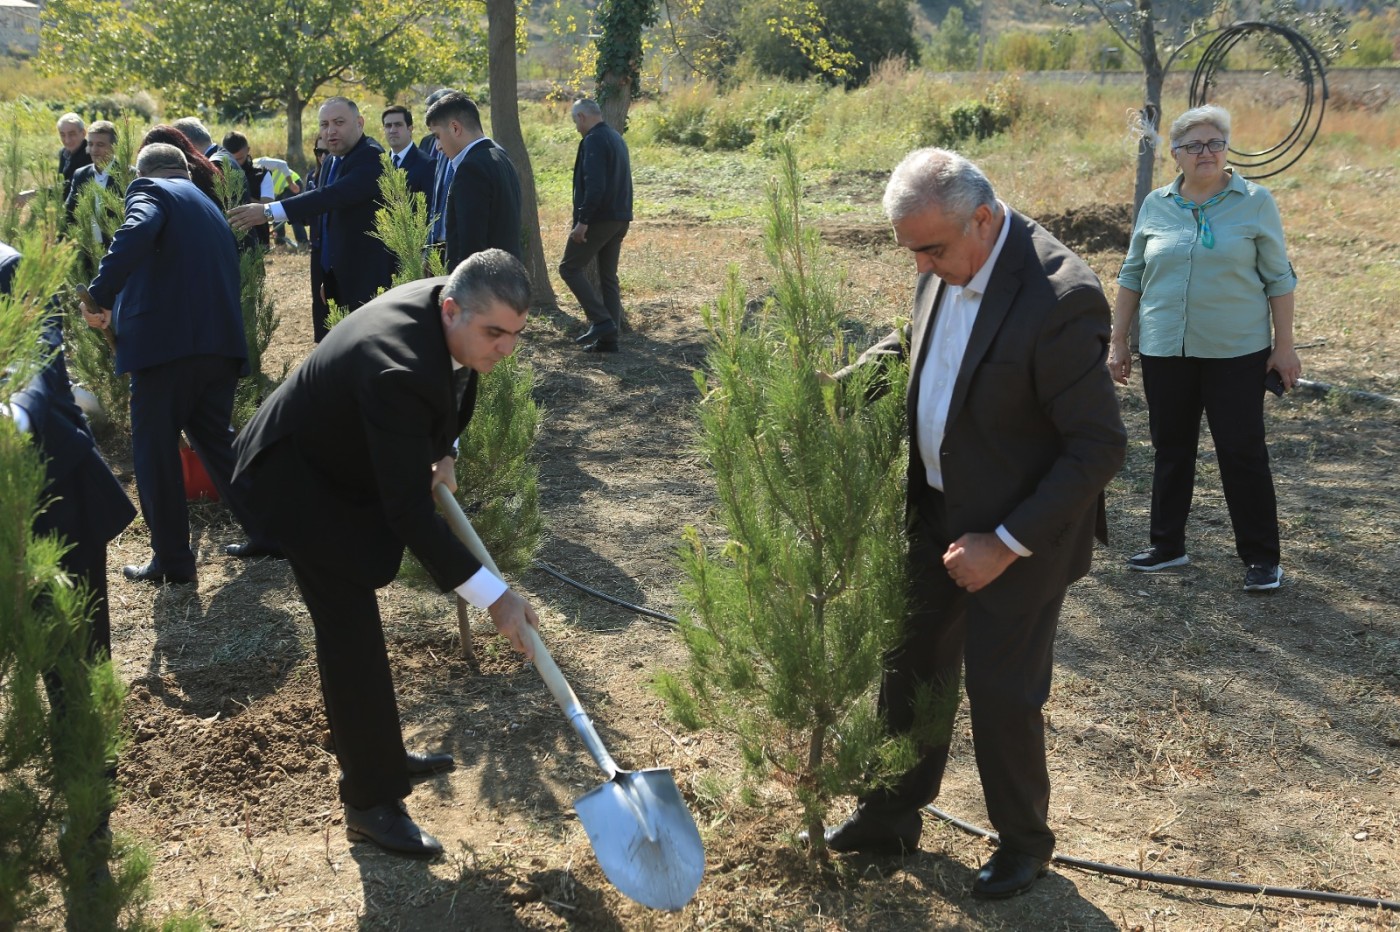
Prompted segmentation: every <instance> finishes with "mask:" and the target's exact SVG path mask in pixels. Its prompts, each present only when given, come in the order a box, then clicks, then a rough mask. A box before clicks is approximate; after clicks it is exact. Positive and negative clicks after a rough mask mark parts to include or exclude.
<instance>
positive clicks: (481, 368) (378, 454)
mask: <svg viewBox="0 0 1400 932" xmlns="http://www.w3.org/2000/svg"><path fill="white" fill-rule="evenodd" d="M529 303H530V278H529V275H528V273H526V271H525V267H524V266H523V265H521V264H520V261H519V260H518V259H516V258H514V257H513V256H510V255H508V254H507V253H505V252H502V251H500V250H497V249H491V250H487V251H485V252H481V253H478V254H477V255H475V256H473V257H472V258H471V259H469V260H467V261H466V262H464V263H462V264H461V265H459V266H458V267H457V268H456V270H455V271H454V272H453V273H452V275H451V276H450V277H438V278H426V279H423V280H421V281H416V282H412V283H410V284H407V285H401V286H399V287H398V288H394V289H392V290H390V291H387V292H385V293H384V294H383V295H380V296H379V297H378V298H375V299H374V300H373V301H371V302H370V303H369V304H368V305H366V306H365V308H364V309H363V310H362V311H361V312H358V313H355V314H352V315H350V316H349V317H347V318H346V319H345V320H344V321H342V322H341V323H339V324H337V325H336V326H335V327H334V328H333V329H332V330H331V332H330V334H329V335H327V337H326V339H325V340H323V341H322V342H321V345H320V346H318V347H317V348H316V351H315V352H314V353H312V354H311V355H310V356H308V357H307V358H306V361H305V362H303V363H302V364H301V366H300V367H299V368H298V369H297V370H296V372H294V373H292V375H291V377H290V378H288V379H287V381H286V382H284V383H283V384H282V385H281V386H280V387H279V388H278V389H277V390H276V391H275V392H273V394H272V396H271V397H270V398H268V400H267V401H266V402H264V403H263V406H262V407H261V408H260V409H259V410H258V413H257V415H256V416H254V418H253V420H252V421H250V422H249V423H248V426H247V427H246V428H245V429H244V431H243V433H242V434H240V435H239V437H238V442H237V451H238V475H239V477H240V478H241V477H243V476H249V477H251V481H252V503H253V507H254V510H255V512H256V513H257V514H259V515H260V516H265V517H266V520H267V521H268V528H269V530H270V531H271V533H272V534H273V535H274V536H275V537H276V539H277V540H278V541H279V542H280V543H281V545H282V549H283V550H284V552H285V553H286V556H287V559H288V560H290V561H291V564H292V571H293V573H294V575H295V577H296V581H297V586H298V587H299V588H300V589H301V594H302V597H303V598H304V599H305V600H306V607H307V608H308V609H309V610H310V612H311V620H312V623H313V624H314V626H315V629H316V660H317V666H318V668H319V669H320V673H321V692H322V694H323V695H324V697H325V701H326V716H327V719H328V720H329V722H330V728H331V737H332V739H333V740H334V742H335V753H336V758H337V759H338V760H339V762H340V769H341V779H340V798H341V801H342V802H343V803H344V804H345V825H346V830H347V833H348V835H349V837H350V838H351V840H367V841H372V842H374V843H376V844H378V845H380V846H381V847H383V848H385V849H387V850H390V851H394V852H397V853H400V854H407V855H412V856H425V857H433V856H436V855H437V854H439V853H441V851H442V845H441V844H439V843H438V841H437V840H436V839H435V838H433V837H432V836H431V835H429V834H428V833H427V832H424V831H423V830H422V829H420V828H419V827H418V826H417V825H416V824H415V823H414V821H413V820H412V819H411V818H409V815H408V812H407V810H406V809H405V807H404V804H403V799H404V797H406V796H407V795H408V793H409V780H410V778H411V777H416V776H424V775H427V774H430V773H433V772H436V771H439V770H445V769H448V768H450V767H452V765H453V761H452V758H451V757H450V756H448V755H446V754H432V755H429V754H416V753H415V754H410V753H407V752H406V751H405V750H404V745H403V734H402V731H401V729H400V725H399V715H398V705H397V702H396V700H395V698H394V683H393V679H392V676H391V674H390V671H389V658H388V654H387V653H386V650H385V646H384V632H383V629H382V627H381V625H380V618H379V605H378V601H377V599H376V596H375V590H376V589H379V588H382V587H383V586H387V585H388V584H389V583H390V582H392V581H393V579H394V577H395V576H396V575H397V574H398V570H399V562H400V561H401V560H402V558H403V551H404V548H405V546H407V547H408V549H410V550H412V551H413V553H414V555H415V556H416V557H418V559H419V561H420V562H421V563H422V564H423V566H424V567H425V568H426V569H427V571H428V572H429V573H430V574H431V575H432V577H433V579H434V580H435V581H436V582H437V583H438V585H439V586H441V587H442V589H443V591H447V590H449V589H450V590H455V591H456V592H457V593H458V595H460V596H462V597H463V598H464V599H466V600H467V601H468V602H470V603H472V604H473V605H475V606H477V607H478V608H485V609H486V610H487V611H488V612H489V613H490V615H491V620H492V621H493V622H494V623H495V625H496V628H497V629H498V630H499V631H500V632H501V633H502V634H504V635H506V637H507V638H508V639H509V640H510V642H511V644H512V646H514V647H515V649H516V650H519V651H521V652H522V653H526V654H527V656H528V654H529V651H528V650H527V648H526V646H525V641H524V630H523V626H524V625H527V624H528V625H531V626H535V627H538V624H539V620H538V617H537V616H536V614H535V610H534V609H533V608H531V607H530V605H529V603H527V602H526V601H525V600H524V599H522V598H521V597H520V596H519V595H517V594H515V593H514V592H512V591H511V590H509V589H508V588H507V587H506V584H505V582H504V581H502V580H500V579H498V578H497V577H496V576H495V575H494V574H492V573H491V571H490V570H487V569H485V568H484V567H482V565H481V564H480V563H479V562H478V561H477V559H476V558H475V557H473V556H472V555H471V553H470V552H469V551H468V550H467V548H466V547H465V546H464V545H463V544H462V543H461V542H460V541H458V540H457V539H456V538H455V537H454V536H453V535H452V532H451V531H450V530H449V528H448V526H447V524H446V523H445V522H444V521H443V519H442V518H441V517H439V516H438V515H437V513H436V512H435V510H434V505H433V496H432V486H433V485H435V484H437V483H439V482H441V483H445V484H446V485H447V486H448V487H449V488H451V489H454V490H455V488H456V484H455V481H454V478H453V456H452V454H453V442H454V440H456V439H457V437H458V436H460V434H461V432H462V431H463V430H464V429H465V428H466V425H467V422H468V421H469V420H470V419H471V415H472V408H473V405H474V402H475V397H476V383H477V379H478V377H480V376H484V375H486V374H487V373H488V372H490V371H491V370H492V369H493V368H494V367H495V365H496V363H498V362H500V360H501V359H503V358H504V357H506V356H508V355H510V353H511V352H513V351H514V349H515V344H516V342H517V341H518V340H519V338H520V334H521V332H522V331H523V330H524V328H525V312H526V310H527V308H528V307H529Z"/></svg>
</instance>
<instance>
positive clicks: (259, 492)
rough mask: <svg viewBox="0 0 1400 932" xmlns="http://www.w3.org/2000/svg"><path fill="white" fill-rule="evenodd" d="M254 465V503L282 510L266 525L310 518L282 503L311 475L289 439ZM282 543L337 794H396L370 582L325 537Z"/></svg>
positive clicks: (392, 713) (399, 779)
mask: <svg viewBox="0 0 1400 932" xmlns="http://www.w3.org/2000/svg"><path fill="white" fill-rule="evenodd" d="M254 469H255V472H256V475H255V478H254V481H253V487H254V504H255V507H256V508H258V509H259V510H260V511H264V510H266V509H272V508H276V509H280V510H282V511H283V514H282V515H281V516H280V518H277V519H274V518H273V517H272V516H270V515H269V516H268V519H269V526H271V527H273V528H274V529H275V528H276V527H277V523H276V521H277V520H281V521H301V520H306V521H314V520H315V517H314V516H313V515H305V516H303V515H293V514H290V513H289V512H288V510H287V508H286V503H287V501H289V500H292V499H295V498H296V492H295V490H297V489H301V488H304V487H305V484H306V483H308V482H313V481H315V480H314V477H313V476H312V474H311V472H310V470H309V469H308V468H307V466H306V464H305V461H304V460H303V459H302V458H301V456H300V455H299V454H298V453H297V452H296V447H295V444H294V443H293V442H292V441H290V440H284V441H283V442H281V443H278V444H276V445H275V446H273V447H272V448H270V449H269V450H267V451H266V452H264V453H263V454H262V455H261V456H260V457H259V458H258V460H257V462H256V463H255V465H254ZM282 548H283V552H284V553H285V554H286V556H287V560H288V561H289V562H290V563H291V565H292V574H293V575H294V576H295V577H296V581H297V587H298V588H299V589H300V590H301V597H302V599H303V600H304V601H305V602H306V607H307V609H308V611H310V613H311V622H312V625H313V626H314V627H315V629H316V667H317V669H318V670H319V671H320V674H321V696H322V698H323V699H324V700H325V703H326V719H327V721H328V722H329V723H330V728H331V738H332V740H333V741H334V742H335V756H336V759H337V760H338V761H339V762H340V770H341V779H340V799H341V801H342V802H344V803H345V804H347V805H350V806H354V807H355V808H357V809H368V808H369V807H371V806H377V805H380V804H382V803H387V802H391V801H393V800H397V799H403V798H404V797H405V796H407V795H408V793H409V789H410V787H409V781H408V762H407V756H406V755H405V752H404V746H403V732H402V730H401V728H400V727H399V708H398V701H397V699H396V698H395V696H394V680H393V676H392V675H391V674H390V672H389V654H388V651H387V649H386V648H385V645H384V628H383V625H382V623H381V621H380V617H379V600H378V598H377V597H376V595H375V590H374V588H373V587H372V586H369V585H366V584H365V582H364V580H363V579H362V578H359V577H358V576H357V575H356V574H355V573H354V571H353V570H349V569H347V568H346V564H345V561H344V560H343V559H339V556H338V554H337V552H336V550H335V546H334V545H333V544H331V543H327V544H326V545H325V546H324V547H316V546H312V545H310V544H307V543H304V542H303V541H301V540H299V539H295V538H292V539H284V540H283V541H282Z"/></svg>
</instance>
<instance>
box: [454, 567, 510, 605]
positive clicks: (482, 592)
mask: <svg viewBox="0 0 1400 932" xmlns="http://www.w3.org/2000/svg"><path fill="white" fill-rule="evenodd" d="M509 588H510V586H507V585H506V584H505V581H504V580H502V579H501V578H500V577H499V576H497V575H496V574H495V573H493V572H491V571H490V570H488V569H487V568H486V567H484V566H483V567H482V568H481V569H479V570H477V571H476V572H475V573H473V574H472V578H471V579H468V580H467V581H466V582H464V583H462V584H461V585H460V586H458V587H457V588H456V590H454V591H455V592H456V593H457V594H458V595H460V596H461V597H462V598H464V599H466V600H467V601H468V602H470V603H471V604H472V605H473V606H475V607H476V608H490V607H491V606H492V605H494V604H495V603H496V600H497V599H499V598H500V597H501V596H502V595H503V594H504V593H505V591H506V590H507V589H509Z"/></svg>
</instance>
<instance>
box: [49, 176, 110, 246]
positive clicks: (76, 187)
mask: <svg viewBox="0 0 1400 932" xmlns="http://www.w3.org/2000/svg"><path fill="white" fill-rule="evenodd" d="M96 180H97V166H96V165H94V164H92V161H91V160H88V163H87V164H86V165H84V166H83V167H82V168H79V169H78V170H77V171H75V172H73V182H72V184H71V185H70V186H69V187H68V193H67V194H66V195H65V196H64V199H63V210H64V214H65V215H66V217H67V221H68V222H69V223H72V222H73V212H74V211H76V210H77V209H78V198H80V197H82V195H83V190H84V189H85V188H86V187H87V186H88V183H89V182H93V181H96ZM116 184H117V181H116V179H115V178H113V177H112V176H111V175H110V174H109V175H107V176H106V177H105V178H104V179H103V181H102V186H103V187H104V188H106V189H107V190H108V191H111V190H113V189H114V188H115V187H116ZM117 193H118V194H120V193H122V192H121V191H117ZM91 196H92V194H91V193H89V194H88V197H91ZM104 245H105V241H104Z"/></svg>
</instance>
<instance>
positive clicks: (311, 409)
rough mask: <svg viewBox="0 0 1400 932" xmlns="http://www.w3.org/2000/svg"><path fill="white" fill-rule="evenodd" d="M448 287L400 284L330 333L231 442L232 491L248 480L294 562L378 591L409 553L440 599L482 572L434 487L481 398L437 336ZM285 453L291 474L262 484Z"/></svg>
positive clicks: (430, 281) (433, 282) (441, 281)
mask: <svg viewBox="0 0 1400 932" xmlns="http://www.w3.org/2000/svg"><path fill="white" fill-rule="evenodd" d="M446 283H447V278H446V277H445V276H444V277H438V278H425V279H421V280H419V281H416V282H410V283H409V284H407V285H401V286H399V287H398V288H394V289H392V290H390V291H387V292H385V293H384V294H382V295H380V296H379V297H378V298H375V299H374V300H373V301H371V302H370V303H369V304H368V305H366V306H365V307H364V308H363V309H362V310H361V311H358V312H356V313H354V314H351V315H350V316H349V317H347V318H345V320H343V321H341V322H340V323H338V324H336V325H335V327H334V328H333V329H332V330H331V331H330V333H329V334H328V335H327V336H326V337H325V339H323V340H322V341H321V343H320V344H319V345H318V346H317V347H316V351H315V352H313V353H312V354H311V355H310V356H308V357H307V358H306V360H305V361H304V362H303V363H302V364H301V366H299V367H298V368H297V370H296V371H295V372H293V373H292V375H291V376H290V377H289V378H288V379H287V381H285V382H283V383H282V385H281V386H279V387H278V389H277V390H276V391H275V392H273V393H272V395H271V397H269V398H268V399H267V400H266V401H265V402H263V405H262V407H260V408H259V409H258V412H257V414H256V415H254V417H253V419H252V420H251V421H250V422H249V423H248V426H247V427H245V428H244V429H243V432H242V433H240V434H239V436H238V439H237V440H236V441H235V442H234V450H235V452H236V453H237V455H238V464H237V466H236V468H235V470H234V478H235V481H237V480H238V478H239V477H240V476H242V475H243V474H245V473H247V474H249V475H251V477H252V497H253V503H254V507H255V509H256V510H257V511H258V512H259V513H261V514H263V515H266V516H268V519H269V521H270V524H271V526H270V527H269V529H268V530H269V532H270V533H271V535H272V536H273V537H274V538H275V539H277V540H278V541H280V542H281V543H282V544H283V545H284V546H285V547H287V549H288V550H289V552H296V551H298V550H300V551H302V552H316V551H318V550H319V551H323V552H326V553H333V554H334V555H335V560H336V561H337V563H339V564H341V565H343V566H344V567H345V569H346V571H347V573H349V574H350V575H351V576H352V577H353V578H355V579H357V580H363V581H365V582H367V583H368V584H369V585H372V586H374V587H375V588H378V587H380V586H384V585H387V584H388V583H389V582H391V581H392V580H393V579H394V577H395V575H396V574H397V573H398V569H399V563H400V561H401V560H402V558H403V551H404V547H405V545H407V546H408V548H409V549H411V550H412V551H413V552H414V554H415V555H416V556H417V557H418V559H419V560H420V561H422V563H423V566H424V567H426V568H427V570H428V572H429V573H431V574H432V577H433V579H434V580H436V581H437V583H438V585H439V586H441V587H442V589H443V590H444V591H446V590H448V589H451V588H454V587H456V586H459V585H461V584H462V583H463V582H465V581H466V580H468V579H470V578H471V576H472V575H473V574H474V573H476V571H477V570H479V569H480V568H481V564H480V563H478V562H477V561H476V559H475V558H474V557H472V555H471V553H470V552H469V551H468V550H467V549H466V547H465V546H463V545H462V543H461V542H460V541H458V540H457V539H456V538H455V537H454V536H453V535H452V533H451V531H450V530H449V529H448V527H447V524H446V523H445V522H444V521H443V520H442V519H441V518H440V517H439V516H438V515H437V513H436V511H435V510H434V506H433V498H432V495H431V492H430V488H429V480H430V477H431V466H432V464H433V463H435V462H437V461H438V460H440V459H441V458H442V457H444V456H446V455H447V454H448V453H450V452H451V450H452V443H453V441H454V440H455V439H456V438H457V437H458V436H459V435H460V434H461V432H462V430H463V429H465V428H466V426H467V422H468V421H469V420H471V413H472V407H473V405H474V403H475V395H476V375H475V373H473V372H471V370H468V369H462V370H460V371H461V372H462V373H463V374H464V376H465V378H464V379H463V380H461V381H458V380H457V378H456V376H455V374H454V370H453V364H452V358H451V356H450V355H449V354H448V350H447V341H446V339H445V337H444V336H443V331H442V319H441V312H440V305H441V301H440V295H441V293H442V288H443V285H445V284H446ZM459 395H460V397H461V401H460V403H459V401H458V399H459ZM284 444H291V445H292V446H293V448H294V450H295V453H296V456H295V458H294V459H295V464H296V468H295V469H293V470H292V471H291V473H290V477H289V476H288V475H287V474H280V475H279V481H275V482H272V481H267V482H264V481H260V479H259V467H260V466H261V465H262V463H261V458H263V457H264V456H265V455H266V454H268V452H269V451H271V450H272V449H274V448H279V449H278V455H279V456H284V455H286V454H287V452H288V451H287V450H285V449H282V448H281V446H282V445H284Z"/></svg>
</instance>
